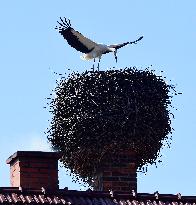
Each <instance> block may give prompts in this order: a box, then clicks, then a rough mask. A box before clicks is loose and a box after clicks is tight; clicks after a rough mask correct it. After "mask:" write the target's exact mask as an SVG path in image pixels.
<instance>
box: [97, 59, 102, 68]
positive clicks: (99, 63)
mask: <svg viewBox="0 0 196 205" xmlns="http://www.w3.org/2000/svg"><path fill="white" fill-rule="evenodd" d="M100 60H101V57H99V62H98V65H97V70H98V71H99V64H100Z"/></svg>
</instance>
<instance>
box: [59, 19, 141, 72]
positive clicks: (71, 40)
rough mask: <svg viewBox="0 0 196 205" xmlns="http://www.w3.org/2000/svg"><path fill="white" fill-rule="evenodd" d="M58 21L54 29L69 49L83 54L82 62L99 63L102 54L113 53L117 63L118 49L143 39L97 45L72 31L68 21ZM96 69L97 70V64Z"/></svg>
mask: <svg viewBox="0 0 196 205" xmlns="http://www.w3.org/2000/svg"><path fill="white" fill-rule="evenodd" d="M60 20H61V21H60V22H59V21H57V22H58V24H59V25H58V26H57V27H56V28H55V29H58V31H59V33H60V34H61V35H62V36H63V37H64V39H66V40H67V42H68V44H69V45H70V46H71V47H73V48H75V49H76V50H77V51H80V52H82V53H84V54H83V56H81V58H82V59H83V60H91V59H94V62H95V58H98V59H99V62H100V59H101V56H102V55H103V54H106V53H110V52H113V53H114V56H115V59H116V62H117V50H118V49H119V48H122V47H124V46H126V45H128V44H136V43H137V42H138V41H140V40H141V39H142V38H143V36H141V37H140V38H138V39H137V40H135V41H132V42H126V43H121V44H116V45H104V44H98V43H95V42H94V41H92V40H90V39H88V38H86V37H85V36H83V35H82V34H81V33H80V32H78V31H76V30H74V29H73V28H72V27H71V23H70V20H69V19H66V18H64V20H63V19H62V18H61V17H60ZM93 69H94V65H93ZM98 69H99V63H98Z"/></svg>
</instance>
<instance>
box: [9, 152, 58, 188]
mask: <svg viewBox="0 0 196 205" xmlns="http://www.w3.org/2000/svg"><path fill="white" fill-rule="evenodd" d="M59 157H60V155H59V154H58V153H54V152H16V153H14V154H13V155H12V156H11V157H10V158H9V159H8V160H7V163H8V164H10V182H11V186H12V187H19V186H21V187H24V188H41V187H44V188H48V189H58V188H59V181H58V159H59Z"/></svg>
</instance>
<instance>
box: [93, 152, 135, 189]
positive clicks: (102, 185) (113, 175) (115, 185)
mask: <svg viewBox="0 0 196 205" xmlns="http://www.w3.org/2000/svg"><path fill="white" fill-rule="evenodd" d="M136 171H137V166H136V153H135V152H133V151H125V150H124V151H122V152H120V153H119V154H116V155H114V156H112V157H111V156H110V157H107V158H105V159H103V162H102V165H101V167H100V168H99V170H98V171H97V174H96V176H95V182H94V189H95V190H96V191H108V190H113V191H129V192H130V191H131V190H134V191H135V192H137V172H136Z"/></svg>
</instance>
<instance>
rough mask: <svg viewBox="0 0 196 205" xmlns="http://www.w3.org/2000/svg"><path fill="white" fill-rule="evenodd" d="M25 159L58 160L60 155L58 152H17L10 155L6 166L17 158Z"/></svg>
mask: <svg viewBox="0 0 196 205" xmlns="http://www.w3.org/2000/svg"><path fill="white" fill-rule="evenodd" d="M19 157H25V158H32V157H33V158H40V157H41V158H50V159H51V158H53V159H56V160H58V159H60V158H61V154H60V153H59V152H42V151H17V152H15V153H14V154H12V155H11V156H10V157H9V158H8V159H7V160H6V163H7V164H12V163H13V162H14V161H15V160H16V159H17V158H19Z"/></svg>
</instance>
